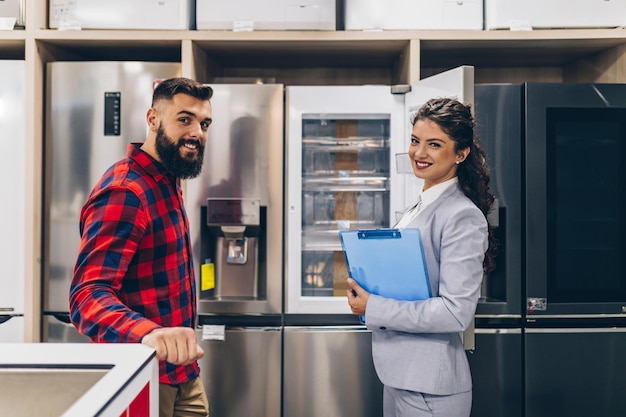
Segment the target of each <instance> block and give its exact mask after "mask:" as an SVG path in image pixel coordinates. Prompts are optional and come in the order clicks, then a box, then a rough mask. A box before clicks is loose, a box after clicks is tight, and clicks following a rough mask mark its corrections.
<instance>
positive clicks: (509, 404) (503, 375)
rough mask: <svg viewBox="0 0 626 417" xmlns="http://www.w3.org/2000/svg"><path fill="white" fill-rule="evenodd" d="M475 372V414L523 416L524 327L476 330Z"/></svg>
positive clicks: (472, 356)
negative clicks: (522, 328)
mask: <svg viewBox="0 0 626 417" xmlns="http://www.w3.org/2000/svg"><path fill="white" fill-rule="evenodd" d="M474 340H475V346H476V347H475V350H473V351H468V352H467V358H468V360H469V364H470V369H471V371H472V382H473V385H474V387H473V400H472V414H471V416H472V417H500V416H507V417H523V415H524V414H523V408H522V404H523V392H522V374H523V368H522V357H523V354H522V342H523V341H522V330H521V329H476V330H475V334H474Z"/></svg>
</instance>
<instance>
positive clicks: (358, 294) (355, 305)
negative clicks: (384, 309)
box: [347, 278, 370, 316]
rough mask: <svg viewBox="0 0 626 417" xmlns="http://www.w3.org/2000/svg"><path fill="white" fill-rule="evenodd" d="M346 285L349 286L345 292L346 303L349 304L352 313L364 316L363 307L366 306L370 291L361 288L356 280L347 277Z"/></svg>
mask: <svg viewBox="0 0 626 417" xmlns="http://www.w3.org/2000/svg"><path fill="white" fill-rule="evenodd" d="M348 286H349V287H350V289H349V290H348V292H347V294H348V304H350V309H351V310H352V314H356V315H357V316H364V315H365V308H366V307H367V300H368V299H369V297H370V293H368V292H367V291H365V290H364V289H363V288H361V286H360V285H359V284H357V283H356V281H355V280H353V279H352V278H348Z"/></svg>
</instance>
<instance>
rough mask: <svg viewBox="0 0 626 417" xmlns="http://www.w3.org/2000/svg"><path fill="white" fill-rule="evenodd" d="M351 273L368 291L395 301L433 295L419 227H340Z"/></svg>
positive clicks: (420, 298) (344, 251) (424, 297)
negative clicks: (350, 228) (348, 228)
mask: <svg viewBox="0 0 626 417" xmlns="http://www.w3.org/2000/svg"><path fill="white" fill-rule="evenodd" d="M339 238H340V240H341V245H342V248H343V253H344V255H345V258H346V264H347V265H348V274H349V275H350V277H351V278H352V279H354V280H355V281H356V282H358V283H359V285H360V286H361V287H363V288H364V289H365V290H366V291H368V292H369V293H372V294H377V295H380V296H383V297H387V298H394V299H396V300H410V301H415V300H425V299H427V298H430V297H431V296H432V293H431V291H430V281H429V279H428V269H427V268H426V261H425V259H424V247H423V245H422V237H421V234H420V231H419V229H370V230H341V231H339Z"/></svg>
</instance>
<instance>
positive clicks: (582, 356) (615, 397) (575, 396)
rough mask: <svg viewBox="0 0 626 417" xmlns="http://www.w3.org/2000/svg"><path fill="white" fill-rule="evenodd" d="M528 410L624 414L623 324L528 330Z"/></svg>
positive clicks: (550, 415) (582, 416)
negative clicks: (609, 326)
mask: <svg viewBox="0 0 626 417" xmlns="http://www.w3.org/2000/svg"><path fill="white" fill-rule="evenodd" d="M525 343H526V346H525V356H526V399H525V401H526V415H528V416H533V417H554V416H568V417H586V416H594V417H614V416H624V415H626V402H625V401H624V399H623V396H624V392H626V380H625V379H624V369H626V356H625V355H624V352H625V351H626V328H584V329H583V328H580V329H576V328H568V329H532V328H531V329H526V334H525Z"/></svg>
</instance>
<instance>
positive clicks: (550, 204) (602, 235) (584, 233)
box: [523, 84, 626, 417]
mask: <svg viewBox="0 0 626 417" xmlns="http://www.w3.org/2000/svg"><path fill="white" fill-rule="evenodd" d="M523 92H524V97H525V101H524V115H525V121H526V127H525V154H526V159H525V161H526V162H525V167H524V170H525V174H526V175H525V185H526V187H525V188H526V189H525V212H526V226H525V234H526V240H525V251H526V259H525V271H526V282H525V284H526V298H527V300H526V312H525V313H526V317H525V326H526V329H525V336H524V339H525V363H526V373H525V406H526V414H527V415H532V416H537V417H543V416H545V417H548V416H555V415H567V416H572V417H579V416H580V417H582V416H588V415H593V416H599V417H602V416H606V417H608V416H618V415H626V402H624V401H623V399H622V397H623V393H624V392H625V391H626V381H624V379H623V378H621V376H622V375H623V372H624V370H625V369H626V357H624V355H623V352H624V351H625V349H626V314H625V313H626V193H625V192H624V190H626V163H624V160H623V155H624V152H625V151H626V85H624V84H525V85H524V86H523Z"/></svg>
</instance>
